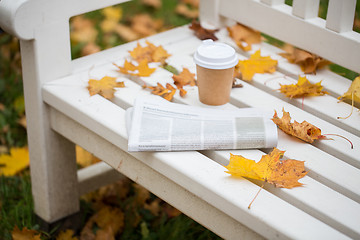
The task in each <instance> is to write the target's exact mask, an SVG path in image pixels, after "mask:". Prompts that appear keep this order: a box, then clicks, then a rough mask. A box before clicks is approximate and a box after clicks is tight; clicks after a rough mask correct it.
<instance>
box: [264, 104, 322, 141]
mask: <svg viewBox="0 0 360 240" xmlns="http://www.w3.org/2000/svg"><path fill="white" fill-rule="evenodd" d="M282 112H283V116H282V118H279V117H278V115H277V112H276V111H275V113H274V116H273V118H272V119H271V120H272V121H273V122H274V123H275V124H276V125H277V126H278V127H279V128H280V129H281V130H282V131H284V132H285V133H287V134H289V135H292V136H294V137H297V138H299V139H301V140H303V141H305V142H308V143H312V142H314V140H317V139H327V138H326V137H325V136H323V135H321V129H320V128H318V127H316V126H314V125H312V124H310V123H308V122H307V121H303V122H302V123H298V122H297V121H294V122H293V123H291V117H290V113H289V112H285V110H284V109H282Z"/></svg>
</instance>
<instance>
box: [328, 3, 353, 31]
mask: <svg viewBox="0 0 360 240" xmlns="http://www.w3.org/2000/svg"><path fill="white" fill-rule="evenodd" d="M355 7H356V0H330V1H329V8H328V12H327V16H326V27H327V28H328V29H331V30H333V31H335V32H338V33H342V32H348V31H352V29H353V23H354V16H355Z"/></svg>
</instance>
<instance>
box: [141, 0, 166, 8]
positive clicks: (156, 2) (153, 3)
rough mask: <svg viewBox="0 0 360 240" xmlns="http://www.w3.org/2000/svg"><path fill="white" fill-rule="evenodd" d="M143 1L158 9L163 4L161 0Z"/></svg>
mask: <svg viewBox="0 0 360 240" xmlns="http://www.w3.org/2000/svg"><path fill="white" fill-rule="evenodd" d="M141 3H142V4H144V5H147V6H150V7H153V8H156V9H158V8H161V6H162V2H161V0H142V1H141Z"/></svg>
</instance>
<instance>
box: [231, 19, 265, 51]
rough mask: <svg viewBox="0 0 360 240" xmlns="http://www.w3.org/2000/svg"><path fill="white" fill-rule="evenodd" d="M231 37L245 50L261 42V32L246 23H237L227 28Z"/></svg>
mask: <svg viewBox="0 0 360 240" xmlns="http://www.w3.org/2000/svg"><path fill="white" fill-rule="evenodd" d="M227 30H228V32H229V35H230V37H231V38H232V39H233V40H234V42H235V43H236V45H237V46H238V47H239V48H241V49H242V50H244V51H250V50H251V45H252V44H255V43H260V42H261V33H260V32H259V31H256V30H254V29H252V28H249V27H247V26H245V25H242V24H240V23H237V24H235V25H233V26H232V27H228V28H227Z"/></svg>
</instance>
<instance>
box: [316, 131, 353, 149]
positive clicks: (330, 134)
mask: <svg viewBox="0 0 360 240" xmlns="http://www.w3.org/2000/svg"><path fill="white" fill-rule="evenodd" d="M322 136H337V137H341V138H343V139H345V140H346V141H348V142H349V143H350V145H351V149H354V144H353V143H352V142H351V141H350V140H349V139H348V138H346V137H344V136H341V135H339V134H335V133H327V134H322Z"/></svg>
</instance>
